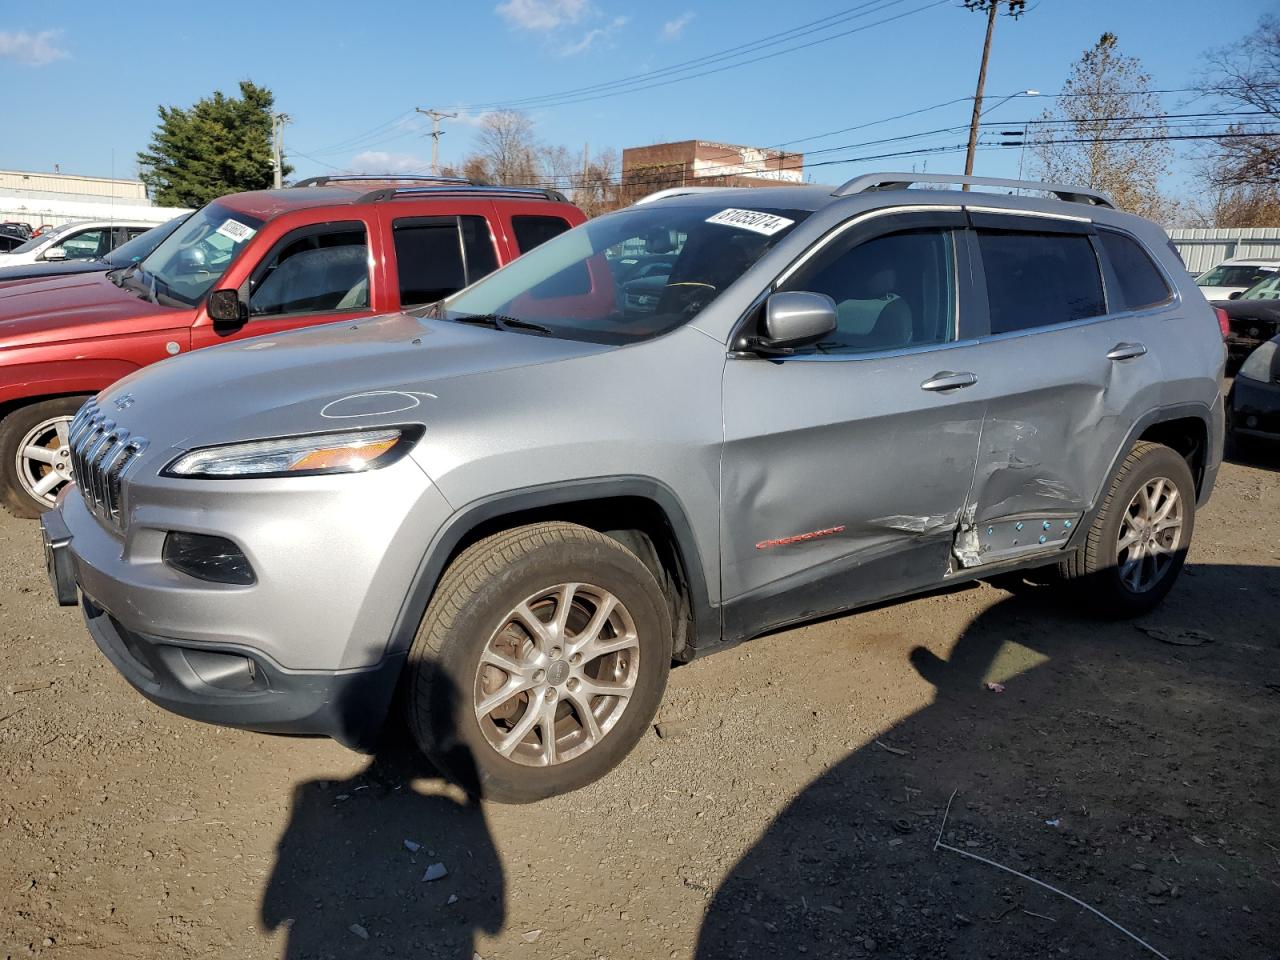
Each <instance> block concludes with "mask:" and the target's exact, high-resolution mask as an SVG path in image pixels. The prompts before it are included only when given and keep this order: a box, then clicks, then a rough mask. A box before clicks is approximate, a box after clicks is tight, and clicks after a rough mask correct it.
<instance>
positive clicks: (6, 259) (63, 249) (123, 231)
mask: <svg viewBox="0 0 1280 960" xmlns="http://www.w3.org/2000/svg"><path fill="white" fill-rule="evenodd" d="M154 226H155V224H154V223H144V222H143V221H141V220H77V221H75V222H74V223H64V224H63V225H62V226H60V227H54V228H53V229H52V230H46V231H45V232H44V233H42V234H40V236H38V237H32V238H31V239H30V240H28V241H27V242H26V243H24V244H22V245H21V246H17V247H14V248H13V250H11V251H10V252H9V253H0V267H14V266H18V265H19V264H27V263H46V262H53V261H58V260H91V259H93V258H94V257H103V256H106V255H107V254H108V253H110V252H111V251H112V250H114V249H115V248H116V247H118V246H120V244H122V243H125V242H126V241H129V240H132V239H133V238H134V237H136V236H139V235H140V234H143V233H146V232H147V231H148V230H150V229H151V228H152V227H154Z"/></svg>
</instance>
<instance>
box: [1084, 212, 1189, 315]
mask: <svg viewBox="0 0 1280 960" xmlns="http://www.w3.org/2000/svg"><path fill="white" fill-rule="evenodd" d="M1103 233H1114V234H1117V235H1118V236H1121V237H1124V238H1125V239H1127V240H1132V241H1133V242H1134V243H1136V244H1137V245H1138V249H1139V250H1141V251H1142V252H1143V253H1144V254H1145V255H1146V257H1147V259H1148V260H1150V261H1151V264H1152V266H1154V267H1155V268H1156V273H1158V274H1159V275H1160V279H1161V280H1163V281H1164V286H1165V289H1166V290H1168V291H1169V296H1167V297H1166V298H1165V299H1163V300H1159V301H1157V302H1156V303H1149V304H1146V305H1145V306H1141V307H1133V308H1132V309H1130V308H1128V307H1126V308H1124V309H1122V310H1111V297H1110V295H1108V297H1107V308H1108V316H1116V317H1120V316H1124V317H1134V316H1142V315H1144V314H1147V313H1154V312H1158V311H1162V310H1165V309H1167V308H1169V307H1171V306H1174V305H1175V304H1179V303H1181V302H1182V292H1181V291H1180V290H1179V289H1178V285H1177V284H1176V283H1175V282H1174V280H1173V277H1172V276H1170V275H1169V271H1168V270H1166V269H1165V266H1164V264H1163V263H1161V262H1160V258H1159V257H1157V256H1155V254H1154V253H1153V252H1152V251H1151V248H1150V247H1148V246H1147V245H1146V244H1145V243H1143V242H1142V238H1141V237H1138V236H1137V235H1135V234H1132V233H1130V232H1129V231H1128V230H1122V229H1121V228H1119V227H1112V226H1105V225H1100V226H1099V227H1098V230H1097V234H1098V240H1097V246H1098V250H1097V253H1098V257H1099V260H1100V261H1101V262H1102V263H1103V279H1104V281H1105V282H1106V285H1107V286H1108V287H1109V286H1110V284H1111V283H1112V282H1114V283H1115V285H1116V292H1117V294H1118V293H1119V292H1120V276H1119V274H1118V273H1116V271H1115V265H1114V264H1112V262H1111V257H1110V256H1109V255H1108V254H1107V250H1106V247H1105V246H1103V243H1102V234H1103ZM1169 242H1170V243H1172V242H1173V241H1169Z"/></svg>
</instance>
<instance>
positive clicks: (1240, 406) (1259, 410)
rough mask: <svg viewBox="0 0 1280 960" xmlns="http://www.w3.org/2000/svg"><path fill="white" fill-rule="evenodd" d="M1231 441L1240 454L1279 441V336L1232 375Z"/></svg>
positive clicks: (1255, 353) (1257, 350)
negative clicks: (1233, 377)
mask: <svg viewBox="0 0 1280 960" xmlns="http://www.w3.org/2000/svg"><path fill="white" fill-rule="evenodd" d="M1228 403H1229V409H1230V414H1229V417H1230V423H1231V439H1232V441H1233V442H1234V444H1235V446H1236V449H1237V450H1238V451H1240V452H1241V453H1247V452H1251V451H1252V450H1253V449H1255V448H1256V447H1258V446H1259V441H1267V440H1270V441H1280V336H1277V337H1273V338H1272V339H1270V340H1268V341H1266V342H1265V343H1263V344H1262V345H1261V346H1260V347H1258V349H1256V350H1254V351H1253V353H1251V354H1249V357H1248V359H1246V360H1245V362H1244V364H1243V365H1242V366H1241V367H1240V369H1239V370H1238V371H1237V372H1236V378H1235V381H1234V382H1233V383H1232V384H1231V394H1230V396H1229V397H1228Z"/></svg>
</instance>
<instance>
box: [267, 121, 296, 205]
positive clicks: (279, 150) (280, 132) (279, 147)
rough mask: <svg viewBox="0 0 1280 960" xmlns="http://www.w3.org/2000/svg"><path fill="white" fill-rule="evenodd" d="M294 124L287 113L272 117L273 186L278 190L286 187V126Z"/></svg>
mask: <svg viewBox="0 0 1280 960" xmlns="http://www.w3.org/2000/svg"><path fill="white" fill-rule="evenodd" d="M286 123H292V120H291V119H290V118H289V115H288V114H287V113H273V114H272V115H271V171H272V184H273V185H274V186H275V188H276V189H277V190H279V189H280V188H281V187H282V186H284V182H283V181H284V160H283V157H282V155H283V154H284V125H285V124H286Z"/></svg>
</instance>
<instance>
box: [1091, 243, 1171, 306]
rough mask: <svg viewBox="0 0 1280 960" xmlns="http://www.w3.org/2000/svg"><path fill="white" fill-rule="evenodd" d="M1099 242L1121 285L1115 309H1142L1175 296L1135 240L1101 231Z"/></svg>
mask: <svg viewBox="0 0 1280 960" xmlns="http://www.w3.org/2000/svg"><path fill="white" fill-rule="evenodd" d="M1098 239H1099V240H1101V241H1102V249H1103V250H1104V251H1106V254H1107V259H1108V260H1110V261H1111V270H1112V272H1114V273H1115V275H1116V280H1117V282H1118V283H1119V284H1120V290H1119V296H1118V297H1117V298H1116V299H1117V301H1118V302H1117V303H1115V304H1113V305H1112V309H1113V310H1141V309H1142V308H1143V307H1152V306H1155V305H1156V304H1157V303H1164V302H1165V301H1166V300H1168V299H1169V297H1170V296H1172V292H1171V291H1170V290H1169V286H1168V284H1166V283H1165V282H1164V277H1163V276H1161V274H1160V270H1159V268H1158V267H1156V265H1155V264H1154V263H1152V262H1151V257H1149V256H1148V255H1147V252H1146V251H1145V250H1143V249H1142V246H1141V245H1140V244H1139V243H1138V242H1137V241H1136V240H1134V239H1133V238H1132V237H1126V236H1125V235H1124V234H1123V233H1112V232H1111V231H1110V230H1100V231H1099V232H1098Z"/></svg>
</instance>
